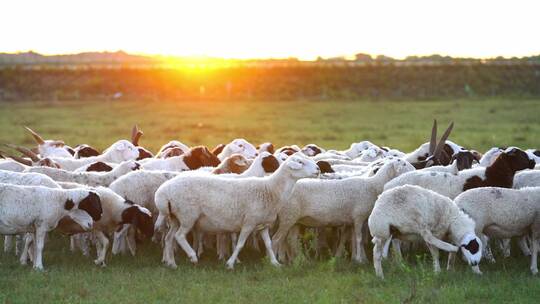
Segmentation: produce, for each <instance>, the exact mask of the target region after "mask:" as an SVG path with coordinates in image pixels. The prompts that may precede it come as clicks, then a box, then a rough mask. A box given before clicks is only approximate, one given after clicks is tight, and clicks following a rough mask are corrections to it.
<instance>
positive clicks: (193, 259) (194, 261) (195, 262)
mask: <svg viewBox="0 0 540 304" xmlns="http://www.w3.org/2000/svg"><path fill="white" fill-rule="evenodd" d="M189 260H190V261H191V263H193V264H197V263H198V262H199V259H198V258H197V256H196V255H194V256H192V257H191V258H190V259H189Z"/></svg>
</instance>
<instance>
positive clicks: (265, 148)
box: [218, 142, 274, 154]
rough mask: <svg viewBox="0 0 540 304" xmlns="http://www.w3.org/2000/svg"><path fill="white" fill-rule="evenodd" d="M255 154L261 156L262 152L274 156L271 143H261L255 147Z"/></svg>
mask: <svg viewBox="0 0 540 304" xmlns="http://www.w3.org/2000/svg"><path fill="white" fill-rule="evenodd" d="M223 148H225V146H223ZM220 152H221V151H220ZM257 152H258V153H259V154H261V153H262V152H268V153H270V154H274V145H273V144H272V143H271V142H265V143H262V144H260V145H258V146H257ZM218 154H219V153H218Z"/></svg>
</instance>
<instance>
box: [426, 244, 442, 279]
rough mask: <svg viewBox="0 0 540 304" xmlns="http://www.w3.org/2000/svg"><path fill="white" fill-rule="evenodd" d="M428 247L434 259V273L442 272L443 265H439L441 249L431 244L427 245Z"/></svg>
mask: <svg viewBox="0 0 540 304" xmlns="http://www.w3.org/2000/svg"><path fill="white" fill-rule="evenodd" d="M427 247H428V249H429V252H430V253H431V257H432V258H433V271H435V273H439V272H441V265H440V264H439V248H437V247H436V246H435V245H432V244H429V243H428V244H427Z"/></svg>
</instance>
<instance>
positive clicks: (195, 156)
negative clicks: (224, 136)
mask: <svg viewBox="0 0 540 304" xmlns="http://www.w3.org/2000/svg"><path fill="white" fill-rule="evenodd" d="M219 163H220V160H219V159H218V158H217V157H216V156H215V155H214V154H212V153H211V152H210V151H209V150H208V148H206V147H203V146H200V147H194V148H192V149H191V150H190V151H189V152H188V153H186V154H184V155H181V156H174V157H170V158H166V159H161V158H153V159H145V160H142V161H141V168H142V169H144V170H165V171H187V170H195V169H199V168H201V167H208V166H211V167H216V166H217V165H219Z"/></svg>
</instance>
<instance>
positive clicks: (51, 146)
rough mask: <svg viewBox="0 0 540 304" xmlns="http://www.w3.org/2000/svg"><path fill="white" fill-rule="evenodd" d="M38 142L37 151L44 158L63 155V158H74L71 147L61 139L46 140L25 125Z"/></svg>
mask: <svg viewBox="0 0 540 304" xmlns="http://www.w3.org/2000/svg"><path fill="white" fill-rule="evenodd" d="M24 128H25V129H26V130H27V131H28V132H30V134H31V135H32V137H33V138H34V140H35V141H36V143H37V144H38V147H37V152H38V153H39V155H40V156H41V157H43V158H48V157H63V158H73V155H72V154H71V152H70V148H69V147H68V146H66V144H65V143H64V142H63V141H61V140H44V139H43V138H42V137H41V136H39V134H37V133H36V132H34V131H33V130H32V129H30V128H28V127H24Z"/></svg>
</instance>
